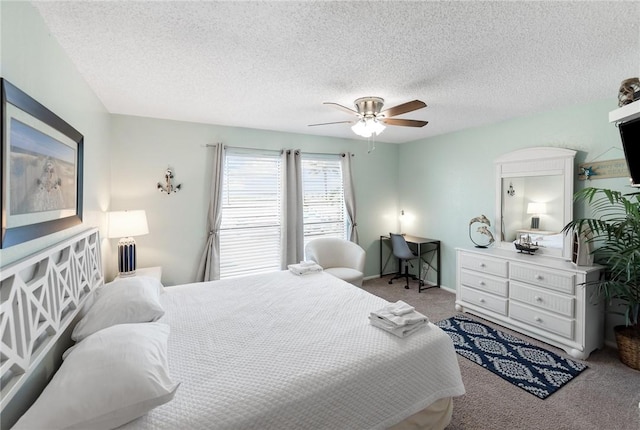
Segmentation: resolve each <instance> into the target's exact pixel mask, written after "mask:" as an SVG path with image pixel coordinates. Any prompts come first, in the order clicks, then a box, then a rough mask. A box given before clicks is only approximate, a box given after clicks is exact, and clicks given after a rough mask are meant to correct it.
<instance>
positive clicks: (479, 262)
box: [460, 254, 508, 278]
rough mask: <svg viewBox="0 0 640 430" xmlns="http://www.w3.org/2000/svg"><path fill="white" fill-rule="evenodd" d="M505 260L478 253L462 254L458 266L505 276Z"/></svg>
mask: <svg viewBox="0 0 640 430" xmlns="http://www.w3.org/2000/svg"><path fill="white" fill-rule="evenodd" d="M507 265H508V263H507V261H506V260H499V259H497V258H491V257H483V256H480V255H472V254H462V255H461V256H460V267H462V268H463V269H469V270H474V271H476V272H482V273H488V274H490V275H496V276H503V277H505V278H506V277H507Z"/></svg>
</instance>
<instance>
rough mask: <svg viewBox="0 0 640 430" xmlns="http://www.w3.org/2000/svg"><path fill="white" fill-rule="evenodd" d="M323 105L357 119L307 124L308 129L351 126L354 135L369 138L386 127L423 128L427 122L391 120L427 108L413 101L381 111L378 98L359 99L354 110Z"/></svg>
mask: <svg viewBox="0 0 640 430" xmlns="http://www.w3.org/2000/svg"><path fill="white" fill-rule="evenodd" d="M323 104H325V105H331V106H334V107H336V108H338V109H340V110H343V111H345V112H347V113H350V114H353V115H356V116H357V117H358V118H357V119H354V120H351V121H336V122H323V123H320V124H309V127H315V126H318V125H329V124H353V126H352V127H351V129H352V130H353V132H354V133H355V134H357V135H358V136H362V137H371V136H372V135H376V136H377V135H379V134H380V133H382V131H383V130H384V129H385V124H386V125H399V126H403V127H424V126H425V125H427V124H428V122H427V121H419V120H415V119H401V118H392V117H394V116H398V115H402V114H404V113H407V112H413V111H414V110H418V109H422V108H424V107H427V104H426V103H425V102H423V101H420V100H413V101H410V102H407V103H403V104H401V105H397V106H394V107H391V108H389V109H386V110H382V106H383V105H384V99H382V98H380V97H361V98H359V99H357V100H356V101H355V102H353V104H354V105H355V107H356V109H355V110H354V109H351V108H348V107H346V106H342V105H341V104H338V103H332V102H324V103H323Z"/></svg>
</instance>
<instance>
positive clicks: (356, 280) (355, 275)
mask: <svg viewBox="0 0 640 430" xmlns="http://www.w3.org/2000/svg"><path fill="white" fill-rule="evenodd" d="M324 271H325V272H326V273H328V274H330V275H333V276H335V277H336V278H340V279H342V280H343V281H346V282H349V283H350V284H353V285H355V286H356V287H361V286H362V278H363V277H364V274H363V273H362V272H359V271H357V270H355V269H350V268H348V267H331V268H329V269H324Z"/></svg>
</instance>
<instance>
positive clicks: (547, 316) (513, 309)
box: [509, 301, 574, 339]
mask: <svg viewBox="0 0 640 430" xmlns="http://www.w3.org/2000/svg"><path fill="white" fill-rule="evenodd" d="M509 316H510V317H511V318H513V319H514V320H518V321H521V322H523V323H526V324H529V325H531V326H533V327H538V328H541V329H543V330H546V331H548V332H550V333H555V334H558V335H560V336H563V337H566V338H567V339H573V326H574V320H572V319H569V318H564V317H561V316H560V315H554V314H551V313H549V312H545V311H543V310H540V309H535V308H531V307H528V306H525V305H521V304H520V303H518V302H516V301H512V302H510V303H509Z"/></svg>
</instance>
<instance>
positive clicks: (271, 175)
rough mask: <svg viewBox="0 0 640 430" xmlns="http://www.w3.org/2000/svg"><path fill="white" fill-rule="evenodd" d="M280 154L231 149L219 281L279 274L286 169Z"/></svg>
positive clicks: (227, 161)
mask: <svg viewBox="0 0 640 430" xmlns="http://www.w3.org/2000/svg"><path fill="white" fill-rule="evenodd" d="M280 164H281V163H280V156H279V154H277V153H266V152H265V153H261V152H255V151H254V152H247V151H240V150H232V149H228V150H227V154H226V156H225V162H224V183H223V190H222V223H221V226H220V278H221V279H222V278H230V277H234V276H239V275H248V274H255V273H265V272H272V271H276V270H280V242H281V238H280V229H281V217H280V214H281V185H280V184H281V168H280Z"/></svg>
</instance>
